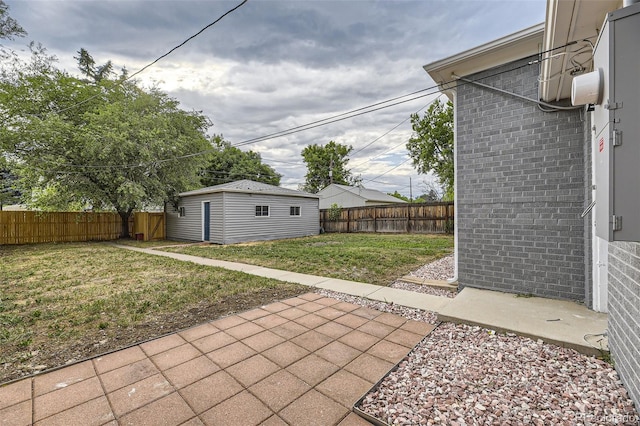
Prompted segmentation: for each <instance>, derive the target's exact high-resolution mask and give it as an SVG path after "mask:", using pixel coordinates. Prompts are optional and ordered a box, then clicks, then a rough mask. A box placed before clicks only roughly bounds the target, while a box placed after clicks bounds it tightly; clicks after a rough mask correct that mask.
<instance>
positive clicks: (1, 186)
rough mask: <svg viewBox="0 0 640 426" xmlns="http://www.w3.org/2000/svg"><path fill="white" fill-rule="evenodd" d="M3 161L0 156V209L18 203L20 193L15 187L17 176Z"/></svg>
mask: <svg viewBox="0 0 640 426" xmlns="http://www.w3.org/2000/svg"><path fill="white" fill-rule="evenodd" d="M4 163H5V161H4V159H3V158H0V211H2V209H3V208H4V206H7V205H11V204H17V203H19V202H20V195H21V194H20V191H19V190H18V188H17V183H18V177H17V176H16V175H15V174H13V173H12V172H11V170H10V169H9V168H8V166H6V165H4Z"/></svg>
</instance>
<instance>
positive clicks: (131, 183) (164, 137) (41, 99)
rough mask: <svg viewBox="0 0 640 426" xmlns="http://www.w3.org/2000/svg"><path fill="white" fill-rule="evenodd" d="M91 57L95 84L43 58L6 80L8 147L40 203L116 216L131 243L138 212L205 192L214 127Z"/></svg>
mask: <svg viewBox="0 0 640 426" xmlns="http://www.w3.org/2000/svg"><path fill="white" fill-rule="evenodd" d="M81 56H82V54H81ZM84 59H85V60H86V61H85V63H84V65H82V64H81V69H82V71H83V72H84V74H85V77H87V78H85V79H81V78H76V77H73V76H71V75H69V74H68V73H66V72H64V71H60V70H58V69H56V68H55V66H54V63H53V62H52V61H51V59H50V58H48V59H47V58H43V56H42V52H39V53H38V52H36V53H34V56H33V57H32V60H31V62H30V63H28V64H22V66H21V67H19V68H17V69H15V71H14V73H13V75H11V76H10V77H8V78H5V79H3V80H2V81H0V105H2V108H1V109H0V146H1V148H2V150H3V153H4V154H5V156H6V157H7V158H8V159H9V160H11V161H12V162H13V165H12V166H13V169H14V170H16V171H17V173H18V175H19V176H20V181H21V186H22V188H24V190H25V191H24V193H25V195H28V197H26V198H28V200H26V201H28V204H29V205H30V206H32V207H39V208H43V209H44V208H51V207H52V206H53V207H56V208H62V207H64V206H67V207H68V208H74V207H76V208H77V207H78V206H86V207H92V208H95V209H104V210H109V209H113V210H115V211H116V212H118V214H119V215H120V217H121V218H122V221H123V227H122V236H123V237H127V236H128V227H127V222H128V219H129V217H130V215H131V213H132V212H133V211H134V210H136V209H141V208H144V207H148V206H158V205H162V203H164V202H167V201H175V199H176V197H177V194H178V193H179V192H181V191H186V190H189V189H194V188H197V187H199V186H200V185H199V183H200V182H199V175H198V172H199V171H200V170H201V169H202V168H203V167H205V166H206V162H207V158H206V156H205V155H202V154H204V153H206V152H208V151H209V150H210V148H211V146H210V145H209V142H208V141H207V139H206V137H205V132H206V130H207V128H208V126H209V120H208V119H207V118H206V117H204V116H203V115H202V114H200V113H197V112H186V111H183V110H181V109H180V108H179V104H178V102H177V101H176V100H175V99H172V98H170V97H169V96H168V95H166V94H165V93H162V92H161V91H159V90H157V89H148V90H143V89H142V88H140V87H138V86H137V84H136V83H135V82H133V81H127V80H125V79H124V78H122V76H121V77H120V78H117V79H116V78H113V74H112V73H111V72H102V71H101V70H104V68H103V67H96V65H95V62H92V58H90V55H88V53H86V55H84ZM96 77H100V78H96Z"/></svg>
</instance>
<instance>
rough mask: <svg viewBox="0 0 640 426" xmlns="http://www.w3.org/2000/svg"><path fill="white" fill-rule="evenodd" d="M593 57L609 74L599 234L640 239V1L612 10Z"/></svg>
mask: <svg viewBox="0 0 640 426" xmlns="http://www.w3.org/2000/svg"><path fill="white" fill-rule="evenodd" d="M593 57H594V63H593V65H594V69H595V70H600V71H601V72H602V79H603V89H602V102H601V103H600V104H599V105H596V106H595V109H594V113H593V124H594V126H595V139H594V140H593V143H594V144H595V146H594V149H593V150H592V152H593V153H594V158H593V167H594V168H595V169H594V174H595V185H596V188H595V193H596V195H595V198H596V200H595V201H596V205H595V209H596V210H595V220H596V235H597V236H598V237H600V238H603V239H605V240H607V241H640V3H637V4H633V5H631V6H628V7H625V8H623V9H618V10H616V11H614V12H612V13H610V14H608V15H607V17H606V19H605V22H604V25H603V27H602V30H601V31H600V36H599V38H598V41H597V42H596V45H595V49H594V55H593Z"/></svg>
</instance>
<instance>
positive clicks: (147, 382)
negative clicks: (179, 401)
mask: <svg viewBox="0 0 640 426" xmlns="http://www.w3.org/2000/svg"><path fill="white" fill-rule="evenodd" d="M173 390H174V389H173V386H171V384H170V383H169V382H168V381H167V380H166V379H165V378H164V376H162V375H161V374H155V375H153V376H151V377H147V378H146V379H144V380H141V381H139V382H136V383H132V384H130V385H129V386H127V387H124V388H122V389H119V390H117V391H115V392H111V393H109V394H108V395H107V396H108V397H109V401H110V402H111V406H112V407H113V411H114V413H115V415H116V416H118V417H120V416H122V415H124V414H126V413H129V412H131V411H134V410H137V409H138V408H141V407H144V406H145V405H147V404H148V403H150V402H152V401H154V400H156V399H158V398H160V397H163V396H165V395H168V394H170V393H171V392H173Z"/></svg>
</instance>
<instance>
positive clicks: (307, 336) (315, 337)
mask: <svg viewBox="0 0 640 426" xmlns="http://www.w3.org/2000/svg"><path fill="white" fill-rule="evenodd" d="M291 341H292V342H293V343H295V344H296V345H298V346H300V347H302V348H304V349H306V350H308V351H309V352H314V351H317V350H318V349H320V348H321V347H323V346H326V345H328V344H329V343H331V342H332V341H333V339H331V337H329V336H327V335H326V334H322V333H318V332H317V331H315V330H309V331H307V332H306V333H303V334H301V335H299V336H297V337H294V338H293V339H291Z"/></svg>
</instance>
